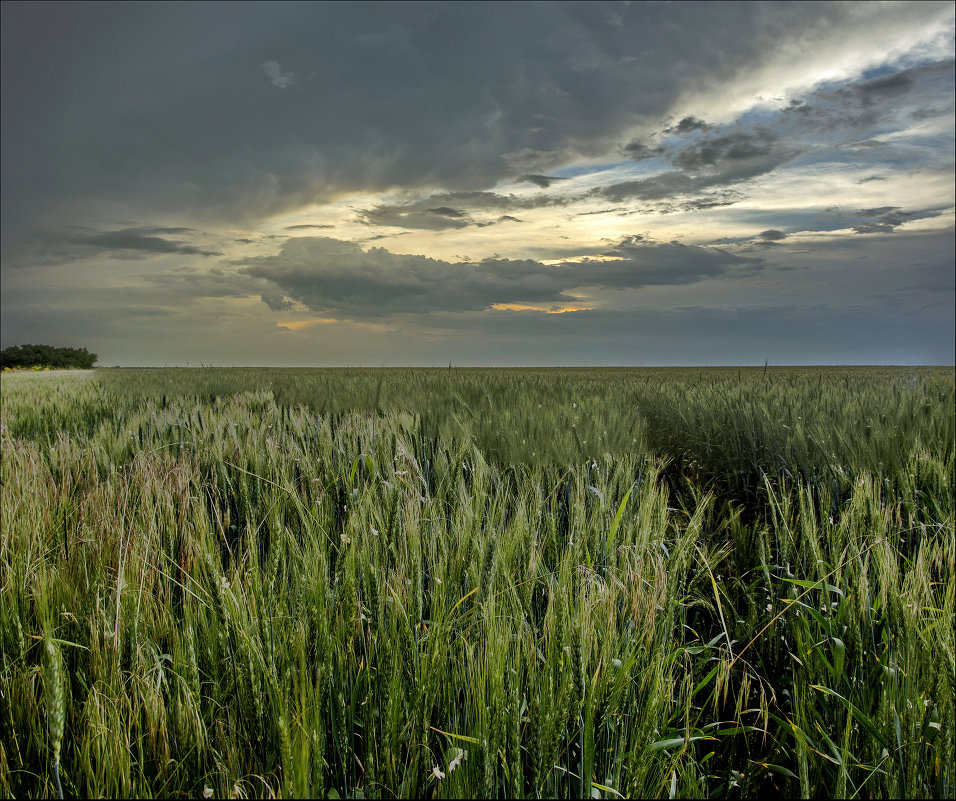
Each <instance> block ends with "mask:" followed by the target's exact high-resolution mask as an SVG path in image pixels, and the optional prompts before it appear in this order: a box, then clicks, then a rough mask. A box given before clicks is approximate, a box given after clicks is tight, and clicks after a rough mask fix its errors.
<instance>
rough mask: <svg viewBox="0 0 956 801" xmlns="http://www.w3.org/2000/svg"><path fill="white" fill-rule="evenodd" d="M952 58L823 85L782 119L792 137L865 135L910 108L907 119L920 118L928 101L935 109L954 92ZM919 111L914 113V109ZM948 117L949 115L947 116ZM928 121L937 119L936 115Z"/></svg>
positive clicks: (872, 144) (871, 140)
mask: <svg viewBox="0 0 956 801" xmlns="http://www.w3.org/2000/svg"><path fill="white" fill-rule="evenodd" d="M953 65H954V60H953V59H946V60H944V61H937V62H932V63H929V64H920V65H918V66H915V67H910V68H907V69H903V70H900V71H898V72H895V73H891V74H889V75H883V76H880V77H877V78H870V79H862V80H857V81H851V82H849V83H846V84H843V85H841V86H837V87H833V86H824V87H822V88H820V89H818V90H816V91H815V92H813V93H811V94H810V95H808V96H807V97H805V98H803V99H802V100H800V101H793V102H792V103H791V105H790V106H789V107H788V108H785V109H783V114H784V116H785V117H787V118H788V119H789V120H790V123H791V124H792V126H793V128H792V131H793V132H795V133H796V132H799V131H809V132H818V133H819V132H821V131H822V132H830V131H835V130H836V131H839V130H845V131H847V132H852V131H853V130H860V131H865V130H866V129H867V128H868V127H869V126H873V125H874V124H876V123H878V122H880V121H887V120H892V119H893V118H895V117H897V116H898V115H899V114H900V112H901V110H902V109H903V108H904V107H905V106H909V108H908V109H907V112H906V113H907V116H909V117H910V118H911V119H919V118H921V116H922V115H923V114H924V113H925V109H923V108H921V106H922V105H923V104H924V103H926V102H927V101H926V99H925V98H926V97H927V96H928V97H931V98H932V100H931V101H930V102H929V104H930V105H935V104H936V103H937V102H938V99H939V96H940V95H943V96H945V95H947V94H951V93H952V88H951V87H952V82H953ZM914 104H915V105H916V106H918V107H917V108H913V105H914ZM944 113H945V112H944ZM928 116H933V115H932V114H930V115H928ZM847 146H849V147H856V148H866V147H880V146H884V147H885V146H886V143H885V142H881V141H880V140H879V139H874V138H869V139H867V140H865V141H860V142H853V141H852V140H851V142H848V143H847Z"/></svg>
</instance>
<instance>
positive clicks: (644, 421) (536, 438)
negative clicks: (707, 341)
mask: <svg viewBox="0 0 956 801" xmlns="http://www.w3.org/2000/svg"><path fill="white" fill-rule="evenodd" d="M821 376H822V377H821ZM2 382H3V383H2V401H3V404H2V425H3V427H2V543H0V588H2V597H3V603H2V609H0V647H2V664H0V691H2V697H0V733H2V737H0V789H2V791H3V792H4V794H6V795H15V796H18V797H19V796H28V797H35V796H56V795H59V794H60V793H61V790H62V794H63V795H67V796H70V795H135V796H156V795H167V796H168V795H181V794H185V795H190V796H195V795H199V794H201V793H203V792H204V790H208V791H211V792H212V793H213V794H214V795H216V796H227V795H238V796H249V795H252V796H273V795H281V796H288V795H295V796H297V797H298V796H318V797H327V796H329V795H334V794H338V795H339V796H340V797H345V796H352V797H357V796H359V795H362V796H365V797H377V796H384V797H394V796H401V797H410V796H421V795H424V796H434V797H462V796H481V797H495V796H506V797H523V796H533V797H588V796H591V795H601V796H611V797H615V796H616V795H624V796H671V797H674V796H677V795H680V796H705V795H716V796H729V795H737V794H743V795H755V794H758V793H760V792H764V791H767V790H769V789H773V790H777V791H779V792H782V793H785V794H788V795H802V796H807V797H808V796H811V795H821V794H828V793H831V792H837V793H838V794H841V795H842V794H845V795H854V796H871V795H890V796H934V797H949V796H951V795H952V794H953V791H954V790H956V788H954V782H956V768H954V755H956V744H954V733H956V719H954V708H953V697H954V693H956V680H954V677H956V668H954V652H956V650H954V643H953V626H952V620H953V613H954V608H953V607H954V576H956V570H954V564H953V560H954V553H956V546H954V535H953V525H954V523H953V521H954V504H953V494H952V487H953V484H952V482H953V466H954V457H953V450H954V446H953V420H952V417H953V411H952V399H953V376H952V371H945V370H936V371H931V370H925V371H910V372H908V373H907V372H903V371H899V370H897V371H884V372H874V371H854V370H849V369H848V370H844V371H842V372H837V373H834V374H832V375H823V374H822V373H814V372H811V371H793V372H791V373H787V372H783V371H776V372H775V371H773V370H771V371H769V372H764V373H761V371H751V372H749V373H747V372H745V373H744V374H742V375H741V376H739V377H738V376H737V373H736V371H726V372H724V373H719V372H713V373H710V374H708V375H705V376H704V377H703V378H702V377H701V374H700V373H693V372H690V371H674V372H672V373H667V372H662V371H627V370H595V371H584V370H566V371H526V372H521V371H462V370H448V371H446V370H431V371H400V370H386V371H278V370H277V371H266V370H262V371H252V370H223V371H219V370H170V371H141V370H136V371H133V370H130V371H112V370H111V371H99V373H98V374H97V377H96V378H93V379H88V378H73V377H67V378H63V379H54V378H51V377H37V376H30V375H16V376H4V377H3V379H2ZM695 382H696V383H695ZM748 403H749V404H750V406H749V407H748V406H747V404H748ZM735 404H736V405H737V406H739V407H740V409H742V410H743V411H741V412H740V413H739V414H738V416H737V417H736V418H734V417H733V414H732V410H733V409H734V408H735ZM821 404H822V405H821ZM783 409H790V410H791V412H790V413H791V418H783V419H797V418H799V419H800V420H804V421H806V422H804V424H803V425H804V428H803V429H801V430H798V432H797V433H792V432H793V430H794V427H793V426H791V427H790V428H789V429H787V428H782V427H781V426H780V425H777V423H778V421H779V419H781V418H780V415H781V414H782V411H781V410H783ZM924 410H925V411H924ZM881 415H882V416H883V417H882V422H880V420H881V418H880V416H881ZM690 421H693V425H690V424H689V423H690ZM863 421H867V422H863ZM685 423H686V425H685ZM734 424H736V425H737V427H738V428H737V429H736V430H735V429H733V427H732V426H733V425H734ZM875 424H877V425H875ZM867 425H869V426H871V429H870V431H871V434H870V437H871V439H870V440H869V442H870V444H869V445H867V444H866V443H867V441H866V440H865V439H864V437H865V435H863V434H862V433H861V432H863V431H865V430H866V428H865V426H867ZM740 429H743V430H742V431H741V430H740ZM788 431H789V432H791V433H785V432H788ZM808 440H812V442H811V444H810V445H807V444H806V443H807V441H808ZM813 443H818V444H813ZM737 471H739V472H737Z"/></svg>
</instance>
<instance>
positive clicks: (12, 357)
mask: <svg viewBox="0 0 956 801" xmlns="http://www.w3.org/2000/svg"><path fill="white" fill-rule="evenodd" d="M96 359H97V356H96V354H95V353H90V352H89V351H88V350H87V349H86V348H54V347H53V346H52V345H14V346H13V347H12V348H4V349H3V350H0V367H61V368H63V367H66V368H69V367H74V368H83V369H88V368H90V367H92V366H93V365H94V364H96Z"/></svg>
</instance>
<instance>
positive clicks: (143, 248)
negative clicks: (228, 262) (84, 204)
mask: <svg viewBox="0 0 956 801" xmlns="http://www.w3.org/2000/svg"><path fill="white" fill-rule="evenodd" d="M160 234H163V235H170V234H192V235H196V234H197V232H196V231H194V229H192V228H181V227H177V228H156V227H136V228H121V229H118V230H113V231H91V230H89V229H86V228H81V227H76V228H74V229H73V230H69V229H68V230H59V231H42V230H41V231H34V232H32V233H31V236H30V239H29V240H27V241H26V242H25V243H24V244H23V246H22V250H21V253H22V254H24V255H23V261H20V260H11V262H10V265H11V266H17V267H22V266H24V265H28V264H47V265H50V264H66V263H69V262H72V261H78V260H81V259H90V258H104V257H105V258H108V259H127V260H139V259H149V258H154V257H158V256H166V255H172V254H180V255H184V256H221V255H223V254H222V253H221V252H220V251H218V250H211V249H209V248H207V247H201V246H198V245H196V244H193V243H191V242H187V241H184V240H183V239H171V238H167V236H161V235H160Z"/></svg>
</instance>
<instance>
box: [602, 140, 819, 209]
mask: <svg viewBox="0 0 956 801" xmlns="http://www.w3.org/2000/svg"><path fill="white" fill-rule="evenodd" d="M709 128H710V127H709ZM804 149H805V148H803V147H801V146H799V145H796V144H794V143H792V142H785V141H782V140H781V139H780V137H779V135H778V134H776V133H774V132H772V131H770V130H768V129H766V128H756V129H752V130H748V131H743V130H735V131H729V132H728V133H725V134H723V135H721V136H708V137H705V138H701V139H696V140H694V141H692V142H691V143H690V144H686V145H674V146H670V147H667V148H658V152H660V153H662V154H663V156H664V157H665V158H666V159H667V160H669V161H670V162H671V163H672V164H673V165H674V166H675V167H678V169H677V170H669V171H665V172H661V173H657V174H656V175H651V176H649V177H647V178H641V179H639V180H635V181H622V182H621V183H617V184H611V185H610V186H605V187H601V188H599V189H596V190H593V192H592V194H595V195H599V196H603V197H605V198H607V199H608V200H611V201H613V202H621V201H623V200H627V199H631V198H635V199H638V200H644V201H657V200H664V199H672V198H677V197H680V196H685V195H690V194H698V193H701V192H706V191H707V190H720V189H721V188H722V187H729V186H733V185H735V184H740V183H743V182H746V181H749V180H751V179H752V178H757V177H759V176H761V175H765V174H767V173H770V172H773V171H774V170H776V169H777V168H778V167H781V166H783V165H785V164H787V163H788V162H790V161H792V160H793V159H794V158H796V157H797V156H799V155H800V154H801V152H803V150H804ZM728 202H732V200H731V199H728V196H727V195H726V193H724V194H723V195H722V196H721V197H720V198H714V197H702V198H697V199H695V200H692V201H688V202H686V203H685V204H684V207H686V208H687V209H693V208H711V207H713V206H718V205H726V204H727V203H728Z"/></svg>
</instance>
